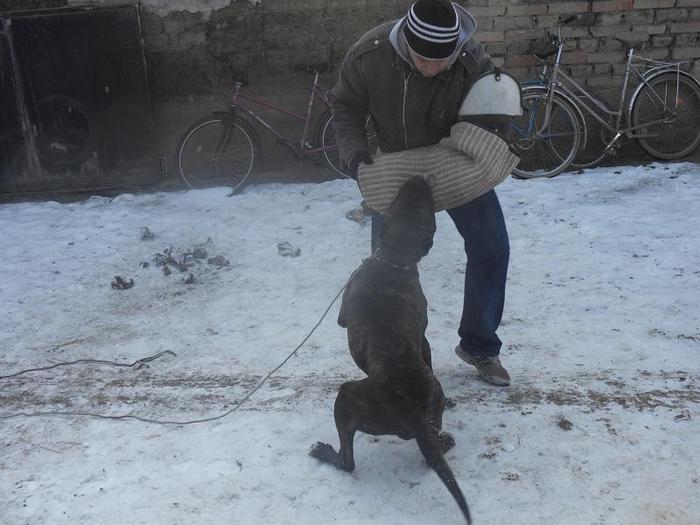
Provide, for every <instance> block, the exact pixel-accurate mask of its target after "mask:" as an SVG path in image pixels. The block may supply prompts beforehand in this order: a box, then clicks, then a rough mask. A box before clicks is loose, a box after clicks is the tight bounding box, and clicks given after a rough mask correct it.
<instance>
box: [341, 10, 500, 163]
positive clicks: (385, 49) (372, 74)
mask: <svg viewBox="0 0 700 525" xmlns="http://www.w3.org/2000/svg"><path fill="white" fill-rule="evenodd" d="M397 23H400V22H397V21H394V22H388V23H386V24H383V25H380V26H378V27H376V28H375V29H373V30H371V31H370V32H369V33H367V34H366V35H365V36H363V37H362V38H361V39H360V40H359V41H358V42H357V43H355V44H354V45H353V46H352V47H351V48H350V50H349V51H348V52H347V54H346V56H345V60H344V61H343V65H342V68H341V71H340V77H339V79H338V82H337V84H336V85H335V87H334V89H333V103H332V109H333V123H334V130H335V136H336V140H337V142H338V147H339V149H340V156H341V159H342V160H343V161H344V162H345V163H349V160H350V159H351V158H352V155H353V154H355V153H356V152H357V151H359V150H366V149H367V139H366V133H365V121H366V116H367V114H370V115H371V117H372V122H373V124H374V127H375V129H376V131H377V135H378V138H379V148H380V149H381V150H382V151H383V152H384V153H392V152H395V151H403V150H406V149H412V148H417V147H421V146H428V145H432V144H436V143H437V142H439V141H440V139H442V138H444V137H446V136H448V135H449V133H450V127H451V126H452V125H453V124H454V123H455V122H456V121H457V113H458V111H459V108H460V105H461V103H462V100H463V99H464V97H465V95H466V93H467V91H468V90H469V88H470V86H471V84H472V83H473V82H474V80H476V79H477V78H478V77H479V76H480V75H481V74H483V73H485V72H487V71H490V70H492V69H493V63H492V62H491V59H490V57H489V56H488V54H487V53H486V51H484V47H483V46H482V45H481V44H480V43H479V42H477V41H476V40H474V39H473V38H468V39H467V41H466V42H465V43H464V44H463V45H462V47H461V49H460V51H459V53H458V54H457V55H456V61H455V62H454V63H453V65H452V66H451V67H450V68H449V69H448V70H446V71H444V72H443V73H440V74H439V75H438V76H436V77H433V78H426V77H423V76H422V75H421V74H420V73H419V72H418V71H416V70H415V68H414V67H413V65H412V64H409V62H408V61H407V60H406V59H405V58H402V57H401V56H400V55H399V53H398V52H397V50H396V48H395V47H394V45H392V42H391V41H390V33H391V31H392V28H394V26H396V25H397ZM395 33H396V32H395Z"/></svg>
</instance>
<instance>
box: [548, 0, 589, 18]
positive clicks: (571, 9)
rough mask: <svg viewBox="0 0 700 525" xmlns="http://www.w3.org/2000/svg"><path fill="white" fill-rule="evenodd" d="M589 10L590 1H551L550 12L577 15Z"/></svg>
mask: <svg viewBox="0 0 700 525" xmlns="http://www.w3.org/2000/svg"><path fill="white" fill-rule="evenodd" d="M586 12H588V2H551V3H550V4H549V13H550V14H559V15H575V14H577V13H586Z"/></svg>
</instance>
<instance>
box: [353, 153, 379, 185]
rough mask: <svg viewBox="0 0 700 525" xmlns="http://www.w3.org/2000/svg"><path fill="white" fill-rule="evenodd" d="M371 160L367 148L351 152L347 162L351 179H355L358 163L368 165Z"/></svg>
mask: <svg viewBox="0 0 700 525" xmlns="http://www.w3.org/2000/svg"><path fill="white" fill-rule="evenodd" d="M373 162H374V161H373V160H372V156H371V155H370V154H369V152H368V151H367V150H364V149H361V150H358V151H356V152H355V153H353V155H352V157H350V161H349V162H348V175H349V176H350V177H351V178H352V179H354V180H357V168H358V167H359V166H360V164H367V165H370V164H372V163H373Z"/></svg>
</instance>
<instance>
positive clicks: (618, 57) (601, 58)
mask: <svg viewBox="0 0 700 525" xmlns="http://www.w3.org/2000/svg"><path fill="white" fill-rule="evenodd" d="M624 59H625V54H624V53H623V52H620V51H618V52H609V53H588V54H587V55H586V62H588V63H589V64H615V63H618V62H622V61H623V60H624Z"/></svg>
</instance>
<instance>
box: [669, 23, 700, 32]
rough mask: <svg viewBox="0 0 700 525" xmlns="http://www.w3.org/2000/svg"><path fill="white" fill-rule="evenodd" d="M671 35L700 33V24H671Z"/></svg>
mask: <svg viewBox="0 0 700 525" xmlns="http://www.w3.org/2000/svg"><path fill="white" fill-rule="evenodd" d="M670 32H671V33H700V22H686V23H679V24H671V30H670Z"/></svg>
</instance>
